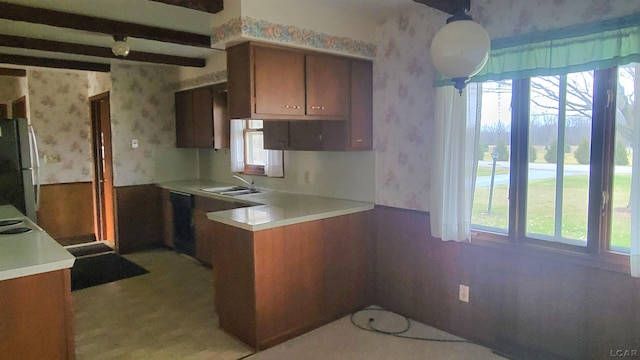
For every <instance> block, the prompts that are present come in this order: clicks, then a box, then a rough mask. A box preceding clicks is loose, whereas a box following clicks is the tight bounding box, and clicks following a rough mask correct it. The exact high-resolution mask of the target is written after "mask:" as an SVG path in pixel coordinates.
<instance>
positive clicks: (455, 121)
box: [431, 85, 479, 241]
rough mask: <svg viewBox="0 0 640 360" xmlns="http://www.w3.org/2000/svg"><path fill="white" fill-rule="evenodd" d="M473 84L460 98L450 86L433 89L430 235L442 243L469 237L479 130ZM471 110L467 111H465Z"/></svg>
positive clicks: (463, 239)
mask: <svg viewBox="0 0 640 360" xmlns="http://www.w3.org/2000/svg"><path fill="white" fill-rule="evenodd" d="M473 94H475V85H468V86H467V88H465V90H464V93H463V96H460V94H458V91H457V90H456V89H454V88H453V87H452V86H446V87H439V88H437V90H436V109H435V110H436V117H435V133H434V136H433V139H434V142H433V158H432V159H433V161H434V164H433V173H435V174H440V175H439V176H434V177H432V179H433V182H432V184H431V200H432V202H431V204H432V208H431V235H433V236H434V237H436V238H440V239H442V240H443V241H451V240H453V241H465V240H469V239H470V238H471V208H472V205H473V188H474V185H475V184H474V183H475V171H476V166H475V164H476V163H475V161H474V159H475V150H476V149H477V148H478V145H477V144H478V136H479V127H478V126H477V125H476V119H477V117H476V116H475V108H476V106H474V105H473V104H470V105H471V106H469V107H467V101H468V99H467V97H469V101H474V103H475V101H476V100H475V99H476V96H474V95H473ZM468 108H469V109H471V110H468Z"/></svg>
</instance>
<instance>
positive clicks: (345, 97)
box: [306, 55, 350, 119]
mask: <svg viewBox="0 0 640 360" xmlns="http://www.w3.org/2000/svg"><path fill="white" fill-rule="evenodd" d="M306 79H307V80H306V85H307V87H306V90H307V91H306V95H307V115H313V116H316V115H317V116H330V117H336V118H340V119H348V117H349V83H350V81H349V61H347V60H346V59H343V58H338V57H335V56H324V55H306Z"/></svg>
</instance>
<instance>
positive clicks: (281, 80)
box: [253, 47, 305, 115]
mask: <svg viewBox="0 0 640 360" xmlns="http://www.w3.org/2000/svg"><path fill="white" fill-rule="evenodd" d="M253 51H254V53H253V56H254V64H255V89H254V90H255V112H256V113H258V114H279V115H304V114H305V98H304V54H302V53H300V52H296V51H288V50H282V49H274V48H270V47H254V50H253Z"/></svg>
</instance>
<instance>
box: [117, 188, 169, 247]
mask: <svg viewBox="0 0 640 360" xmlns="http://www.w3.org/2000/svg"><path fill="white" fill-rule="evenodd" d="M115 208H116V211H115V219H116V249H117V250H118V252H119V253H121V254H126V253H130V252H134V251H139V250H143V249H148V248H152V247H156V246H160V245H162V244H163V242H164V241H163V235H162V229H163V226H162V219H163V214H162V196H161V190H160V189H159V188H158V187H156V185H154V184H145V185H132V186H121V187H115Z"/></svg>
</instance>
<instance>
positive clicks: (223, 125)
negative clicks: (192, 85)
mask: <svg viewBox="0 0 640 360" xmlns="http://www.w3.org/2000/svg"><path fill="white" fill-rule="evenodd" d="M226 97H227V92H226V84H225V83H222V84H216V85H210V86H204V87H200V88H196V89H190V90H184V91H179V92H176V93H175V101H176V104H175V106H176V107H175V108H176V146H177V147H179V148H207V149H213V148H215V149H222V148H228V147H229V143H230V140H229V139H230V120H229V117H228V111H227V99H226Z"/></svg>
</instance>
